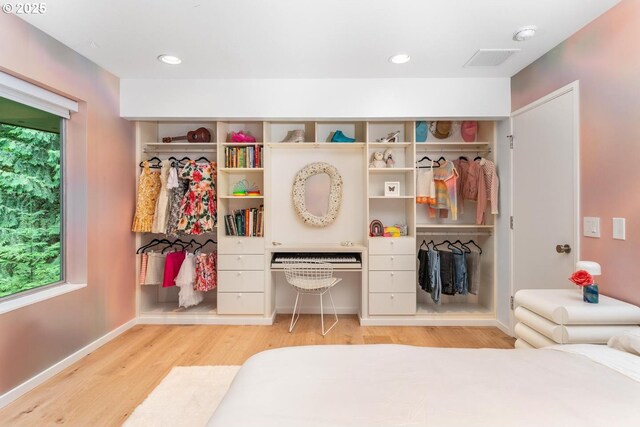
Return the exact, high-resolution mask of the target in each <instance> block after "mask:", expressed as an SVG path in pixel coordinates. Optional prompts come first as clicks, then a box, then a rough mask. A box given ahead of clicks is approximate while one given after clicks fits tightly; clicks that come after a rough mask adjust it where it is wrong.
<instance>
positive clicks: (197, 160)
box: [195, 156, 211, 163]
mask: <svg viewBox="0 0 640 427" xmlns="http://www.w3.org/2000/svg"><path fill="white" fill-rule="evenodd" d="M200 160H204V161H205V162H207V163H211V160H209V159H207V158H206V157H204V156H202V157H200V158H198V159H196V160H195V162H196V163H198V162H199V161H200Z"/></svg>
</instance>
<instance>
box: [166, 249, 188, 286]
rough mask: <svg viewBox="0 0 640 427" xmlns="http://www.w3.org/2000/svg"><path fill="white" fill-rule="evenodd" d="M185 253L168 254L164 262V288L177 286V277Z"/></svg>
mask: <svg viewBox="0 0 640 427" xmlns="http://www.w3.org/2000/svg"><path fill="white" fill-rule="evenodd" d="M184 257H185V252H184V251H180V252H171V253H170V254H167V258H166V260H165V262H164V278H163V280H162V287H163V288H170V287H171V286H175V285H176V282H175V280H176V276H177V275H178V273H179V272H180V267H181V266H182V262H183V261H184Z"/></svg>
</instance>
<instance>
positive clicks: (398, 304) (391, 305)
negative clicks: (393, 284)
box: [369, 292, 416, 316]
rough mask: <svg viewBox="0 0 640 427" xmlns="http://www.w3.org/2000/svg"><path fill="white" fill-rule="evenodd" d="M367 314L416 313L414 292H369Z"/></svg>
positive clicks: (411, 314)
mask: <svg viewBox="0 0 640 427" xmlns="http://www.w3.org/2000/svg"><path fill="white" fill-rule="evenodd" d="M369 314H371V315H374V316H375V315H407V316H413V315H414V314H416V294H415V292H411V293H409V292H397V293H395V292H394V293H387V292H385V293H378V294H374V293H372V294H369Z"/></svg>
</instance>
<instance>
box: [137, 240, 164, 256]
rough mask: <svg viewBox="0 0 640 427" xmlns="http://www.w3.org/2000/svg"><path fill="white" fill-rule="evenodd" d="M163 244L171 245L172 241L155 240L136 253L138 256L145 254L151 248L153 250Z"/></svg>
mask: <svg viewBox="0 0 640 427" xmlns="http://www.w3.org/2000/svg"><path fill="white" fill-rule="evenodd" d="M162 243H165V244H169V243H171V241H169V240H167V239H153V240H152V241H151V242H149V243H147V244H146V245H143V246H140V247H139V248H138V250H137V251H136V253H137V254H139V253H140V252H144V251H146V250H147V249H149V248H152V247H154V246H157V245H160V244H162Z"/></svg>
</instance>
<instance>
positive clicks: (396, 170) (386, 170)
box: [369, 168, 413, 173]
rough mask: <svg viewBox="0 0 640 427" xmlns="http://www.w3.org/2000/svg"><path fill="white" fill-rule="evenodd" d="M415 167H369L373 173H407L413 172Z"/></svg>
mask: <svg viewBox="0 0 640 427" xmlns="http://www.w3.org/2000/svg"><path fill="white" fill-rule="evenodd" d="M412 171H413V168H369V172H372V173H405V172H412Z"/></svg>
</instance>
